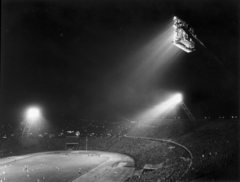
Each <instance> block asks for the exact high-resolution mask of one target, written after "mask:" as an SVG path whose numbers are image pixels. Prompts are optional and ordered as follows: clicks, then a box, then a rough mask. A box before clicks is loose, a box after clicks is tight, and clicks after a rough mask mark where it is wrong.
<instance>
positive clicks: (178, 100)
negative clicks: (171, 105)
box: [173, 94, 182, 103]
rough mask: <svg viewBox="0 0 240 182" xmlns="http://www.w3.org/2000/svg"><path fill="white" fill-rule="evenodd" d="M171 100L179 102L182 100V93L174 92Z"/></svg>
mask: <svg viewBox="0 0 240 182" xmlns="http://www.w3.org/2000/svg"><path fill="white" fill-rule="evenodd" d="M173 101H174V102H175V103H180V102H181V101H182V95H181V94H176V95H175V96H174V97H173Z"/></svg>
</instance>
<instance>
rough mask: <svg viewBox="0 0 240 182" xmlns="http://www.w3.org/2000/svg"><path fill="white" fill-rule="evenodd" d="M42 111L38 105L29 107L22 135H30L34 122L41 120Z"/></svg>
mask: <svg viewBox="0 0 240 182" xmlns="http://www.w3.org/2000/svg"><path fill="white" fill-rule="evenodd" d="M40 118H41V112H40V109H39V108H37V107H31V108H29V109H27V111H26V113H25V123H24V124H25V126H24V129H23V132H22V137H28V136H29V132H30V130H31V127H32V124H33V123H35V122H37V121H38V120H40Z"/></svg>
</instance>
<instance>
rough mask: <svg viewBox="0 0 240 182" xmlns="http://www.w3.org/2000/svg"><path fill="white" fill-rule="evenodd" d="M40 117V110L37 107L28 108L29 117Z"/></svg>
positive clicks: (33, 118)
mask: <svg viewBox="0 0 240 182" xmlns="http://www.w3.org/2000/svg"><path fill="white" fill-rule="evenodd" d="M39 117H40V110H39V109H38V108H36V107H33V108H29V109H28V110H27V119H29V120H31V121H33V120H35V119H37V118H39Z"/></svg>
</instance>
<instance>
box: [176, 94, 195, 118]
mask: <svg viewBox="0 0 240 182" xmlns="http://www.w3.org/2000/svg"><path fill="white" fill-rule="evenodd" d="M174 100H175V102H176V103H180V105H181V106H182V108H183V110H184V111H185V113H186V114H187V116H188V117H189V119H190V120H191V121H194V120H195V118H194V117H193V115H192V113H191V112H190V110H189V109H188V108H187V106H186V104H184V102H183V100H182V95H181V94H177V95H175V96H174Z"/></svg>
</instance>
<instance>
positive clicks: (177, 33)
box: [172, 16, 196, 53]
mask: <svg viewBox="0 0 240 182" xmlns="http://www.w3.org/2000/svg"><path fill="white" fill-rule="evenodd" d="M173 28H174V34H173V41H172V43H173V44H174V45H175V46H177V47H179V48H180V49H182V50H184V51H185V52H187V53H189V52H193V51H195V42H194V41H193V40H192V39H191V37H196V36H195V35H194V31H193V28H192V27H190V26H189V25H188V24H187V23H186V22H184V21H183V20H181V19H180V18H178V17H176V16H174V17H173Z"/></svg>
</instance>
